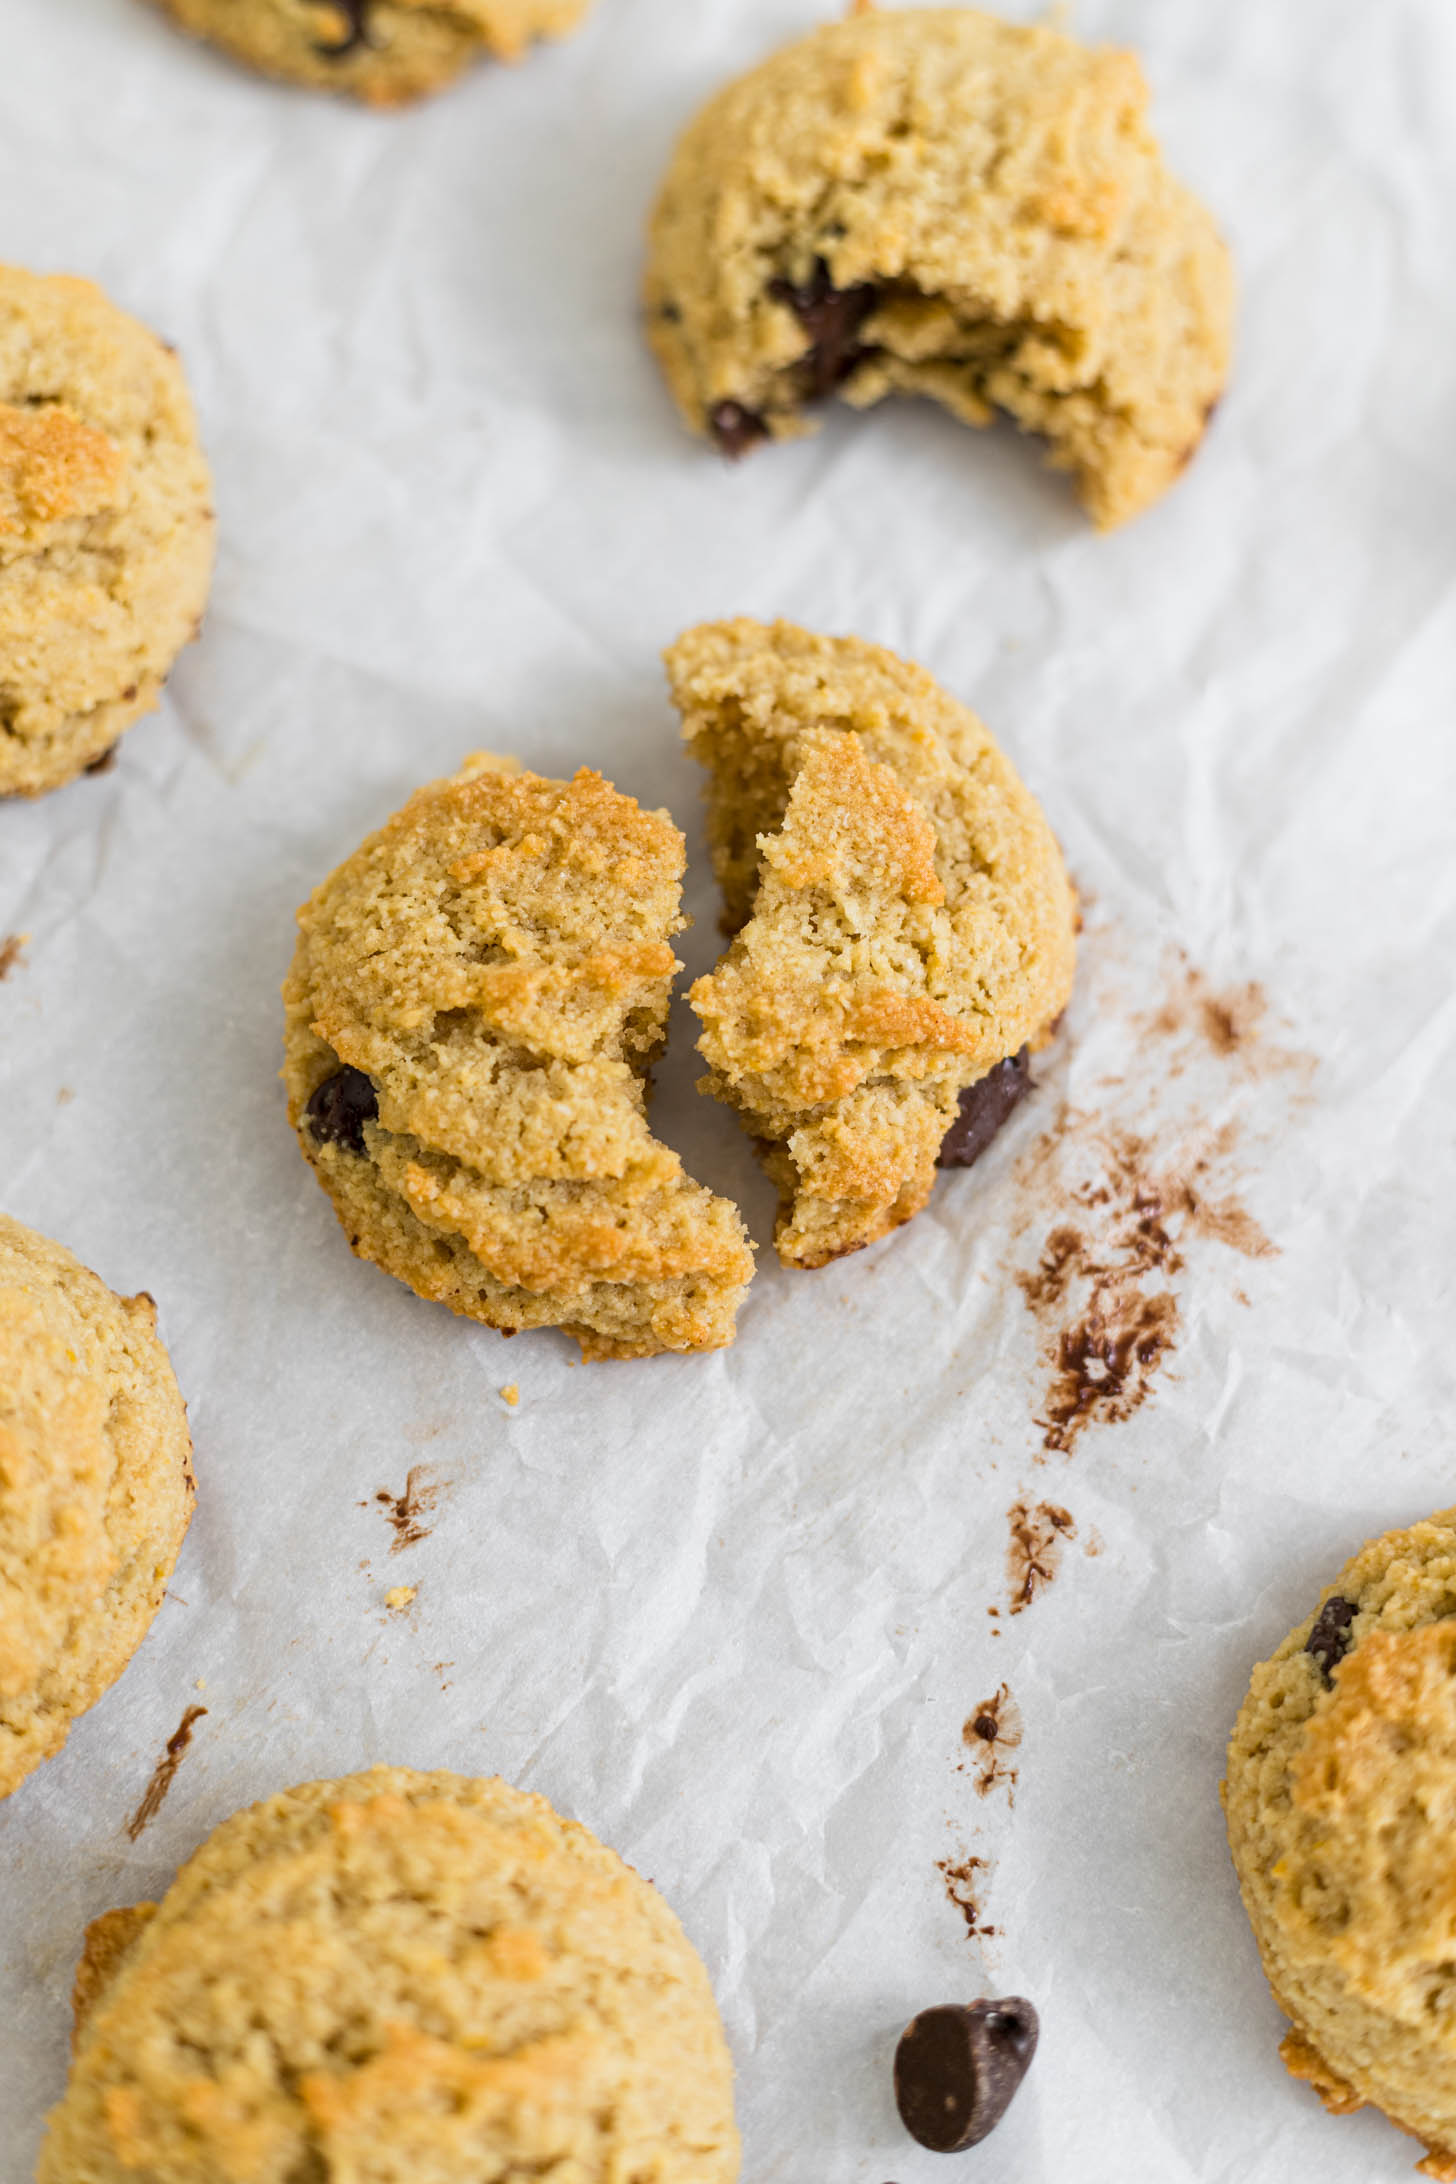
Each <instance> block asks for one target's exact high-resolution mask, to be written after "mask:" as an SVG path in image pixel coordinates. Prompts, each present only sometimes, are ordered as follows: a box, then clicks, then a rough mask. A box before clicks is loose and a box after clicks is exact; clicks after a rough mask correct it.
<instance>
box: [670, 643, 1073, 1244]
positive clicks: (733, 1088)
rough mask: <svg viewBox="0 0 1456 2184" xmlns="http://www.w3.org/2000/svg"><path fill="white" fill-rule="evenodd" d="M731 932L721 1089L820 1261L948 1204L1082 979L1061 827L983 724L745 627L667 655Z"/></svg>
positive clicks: (718, 1048)
mask: <svg viewBox="0 0 1456 2184" xmlns="http://www.w3.org/2000/svg"><path fill="white" fill-rule="evenodd" d="M667 664H668V675H669V679H670V681H671V684H672V689H673V696H674V698H675V700H676V702H677V704H678V706H679V709H680V710H681V712H682V716H683V732H684V735H685V737H686V740H687V742H688V746H689V748H690V749H691V750H692V751H693V753H694V755H695V756H697V757H698V758H699V759H701V760H702V762H703V763H704V765H705V766H706V767H707V768H708V773H709V790H708V797H709V814H710V816H709V836H710V839H711V841H712V844H713V854H714V861H715V864H716V866H717V870H718V875H719V878H720V880H721V882H722V886H723V892H724V897H725V902H726V907H727V917H726V923H727V925H728V927H729V929H730V931H731V932H732V934H733V939H732V943H731V945H730V947H729V949H728V952H727V954H726V955H725V956H724V957H723V958H722V960H721V961H720V962H719V963H718V964H717V965H716V966H715V968H714V969H713V971H712V972H711V973H710V974H709V975H708V976H707V977H705V978H700V979H699V980H698V981H697V983H696V984H695V985H694V987H693V989H692V992H691V994H690V996H689V999H690V1000H691V1002H692V1005H693V1007H694V1009H695V1010H696V1011H697V1013H698V1015H699V1017H700V1019H701V1021H702V1025H703V1031H702V1036H701V1038H700V1040H699V1046H700V1048H701V1051H702V1053H703V1055H704V1057H705V1059H706V1060H707V1062H708V1065H709V1076H708V1079H707V1084H708V1087H709V1089H711V1090H712V1091H713V1093H714V1094H715V1096H717V1097H718V1098H720V1099H723V1100H725V1101H726V1102H727V1103H728V1104H729V1105H731V1106H733V1107H735V1108H737V1109H738V1110H739V1112H740V1113H741V1114H742V1115H743V1117H744V1119H745V1123H746V1126H747V1128H748V1129H749V1131H750V1133H751V1134H752V1136H753V1137H754V1139H755V1141H756V1142H758V1143H759V1144H760V1145H761V1146H763V1147H766V1148H768V1150H767V1152H766V1154H765V1158H766V1161H767V1164H768V1166H769V1168H770V1172H771V1173H772V1174H773V1176H774V1179H775V1181H776V1182H777V1183H778V1185H779V1189H780V1200H781V1203H780V1214H779V1222H778V1227H777V1231H776V1236H775V1241H776V1244H777V1248H778V1251H779V1255H780V1257H781V1258H783V1259H784V1260H785V1262H786V1263H788V1264H792V1265H797V1266H805V1267H812V1266H822V1265H824V1264H826V1263H827V1262H828V1260H830V1259H832V1258H837V1257H839V1256H841V1255H842V1254H843V1253H844V1252H846V1251H851V1250H856V1249H858V1248H859V1247H860V1246H861V1245H863V1244H866V1243H870V1242H873V1241H874V1240H875V1239H876V1238H878V1237H880V1236H883V1235H885V1234H887V1233H888V1232H889V1230H890V1229H892V1228H894V1227H897V1226H899V1225H900V1224H901V1223H902V1222H904V1221H906V1220H908V1219H909V1218H910V1217H911V1215H912V1214H914V1213H915V1212H916V1211H918V1209H919V1208H920V1206H922V1205H923V1204H924V1202H925V1200H926V1198H927V1197H928V1196H929V1193H930V1189H931V1187H932V1184H933V1182H934V1179H935V1169H936V1160H937V1156H938V1153H939V1149H940V1146H941V1144H942V1142H943V1140H944V1138H945V1135H946V1132H947V1130H948V1128H949V1126H950V1123H951V1120H952V1118H953V1116H954V1114H955V1112H956V1106H957V1100H958V1097H959V1094H960V1093H961V1091H962V1090H963V1089H966V1088H968V1087H970V1086H972V1085H974V1084H975V1083H977V1082H978V1081H979V1080H980V1079H981V1078H983V1077H984V1076H986V1074H987V1073H988V1072H989V1071H990V1070H991V1069H993V1068H994V1067H995V1066H996V1065H997V1064H998V1063H1000V1062H1002V1061H1003V1060H1006V1059H1007V1058H1008V1057H1010V1056H1014V1055H1017V1054H1019V1053H1020V1051H1021V1050H1022V1049H1023V1048H1024V1047H1028V1046H1031V1045H1036V1044H1039V1043H1041V1042H1042V1040H1043V1039H1044V1038H1045V1036H1046V1034H1047V1031H1048V1027H1049V1026H1050V1024H1051V1022H1052V1020H1053V1019H1054V1018H1055V1017H1056V1016H1057V1015H1058V1014H1059V1013H1060V1011H1061V1010H1062V1009H1063V1008H1064V1007H1065V1005H1066V1001H1067V997H1068V994H1069V992H1070V988H1071V979H1072V968H1073V961H1074V947H1075V944H1074V938H1073V926H1074V911H1073V904H1072V896H1071V890H1070V887H1069V885H1068V882H1067V877H1066V873H1065V870H1064V869H1063V866H1062V860H1061V855H1060V852H1059V851H1058V849H1057V845H1056V842H1055V840H1054V839H1053V837H1052V834H1051V831H1050V829H1049V827H1048V826H1047V823H1046V821H1045V819H1044V818H1043V816H1042V814H1041V811H1040V810H1039V808H1038V806H1037V804H1036V802H1035V799H1034V798H1033V797H1032V796H1031V795H1030V794H1029V793H1028V791H1027V790H1026V788H1025V787H1024V786H1023V784H1022V783H1021V781H1020V780H1019V779H1018V778H1017V776H1016V773H1015V771H1014V769H1013V768H1012V767H1011V765H1010V764H1009V762H1008V761H1007V759H1006V758H1005V757H1004V756H1003V754H1002V753H1001V752H1000V751H999V750H998V749H997V747H996V745H995V743H994V742H993V741H992V739H991V737H990V736H989V734H988V733H987V731H986V730H985V728H984V727H983V726H982V725H981V723H980V721H978V720H977V719H976V717H975V715H974V714H973V713H971V712H969V711H968V710H967V709H966V707H964V706H963V705H960V704H958V703H957V702H956V701H955V700H954V699H953V698H952V697H950V696H949V694H948V693H947V692H946V691H944V690H942V689H941V688H940V687H939V685H938V684H936V683H935V682H934V681H933V680H932V678H931V677H930V676H929V675H927V674H925V673H924V672H923V671H922V670H921V669H919V668H917V667H914V666H912V665H911V664H910V663H909V662H907V661H904V660H901V659H898V658H897V657H896V656H895V655H894V654H893V653H890V652H887V651H885V650H884V649H883V648H882V647H880V646H877V645H871V644H866V643H864V642H863V641H862V640H861V639H858V638H852V637H846V638H829V637H820V636H815V635H813V634H812V633H811V632H809V631H806V630H802V629H798V628H796V627H794V626H793V625H792V624H790V623H784V622H779V623H774V624H772V625H765V624H762V623H758V622H753V621H749V620H739V621H734V622H725V623H716V624H710V625H706V626H704V627H702V628H699V629H695V630H690V631H689V632H688V633H687V635H686V636H684V637H682V638H680V639H679V641H678V643H677V644H676V645H674V646H673V647H672V648H671V650H670V651H669V653H668V655H667Z"/></svg>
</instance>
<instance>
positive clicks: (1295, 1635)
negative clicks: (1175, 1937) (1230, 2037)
mask: <svg viewBox="0 0 1456 2184" xmlns="http://www.w3.org/2000/svg"><path fill="white" fill-rule="evenodd" d="M1224 1804H1225V1808H1226V1813H1227V1819H1228V1832H1229V1845H1230V1848H1231V1850H1232V1852H1233V1861H1234V1867H1235V1870H1236V1871H1237V1873H1238V1877H1239V1886H1240V1889H1241V1890H1242V1892H1243V1898H1244V1905H1245V1908H1246V1910H1247V1911H1248V1914H1249V1920H1250V1923H1251V1925H1252V1926H1253V1929H1254V1937H1255V1939H1256V1941H1257V1942H1258V1945H1259V1952H1260V1955H1261V1957H1262V1958H1263V1962H1264V1970H1265V1972H1266V1974H1267V1976H1268V1980H1269V1984H1270V1987H1271V1988H1272V1989H1273V1992H1274V1998H1275V2000H1276V2001H1277V2002H1278V2004H1279V2006H1280V2008H1281V2009H1282V2010H1283V2011H1284V2012H1285V2014H1286V2015H1287V2016H1288V2017H1289V2018H1290V2020H1291V2026H1292V2029H1291V2031H1290V2032H1289V2034H1288V2035H1287V2036H1286V2038H1285V2040H1284V2042H1283V2045H1282V2047H1281V2050H1280V2052H1281V2054H1282V2055H1283V2057H1284V2060H1285V2063H1286V2064H1287V2066H1288V2068H1289V2069H1290V2071H1291V2072H1292V2073H1293V2074H1294V2075H1295V2076H1296V2077H1299V2078H1304V2079H1307V2080H1309V2081H1310V2083H1311V2084H1312V2085H1313V2086H1314V2088H1315V2090H1316V2091H1317V2092H1318V2093H1319V2095H1320V2097H1321V2099H1322V2100H1323V2101H1324V2103H1325V2105H1326V2107H1328V2108H1329V2109H1330V2110H1331V2111H1332V2112H1333V2113H1334V2114H1336V2115H1347V2114H1350V2113H1351V2112H1352V2111H1354V2110H1355V2109H1358V2108H1361V2107H1363V2106H1364V2105H1365V2104H1366V2103H1367V2102H1368V2103H1370V2104H1372V2105H1373V2106H1375V2107H1377V2108H1380V2109H1383V2110H1384V2112H1385V2113H1386V2115H1387V2116H1389V2117H1390V2118H1391V2120H1392V2121H1393V2122H1395V2123H1397V2124H1399V2125H1400V2127H1401V2128H1402V2129H1403V2130H1405V2131H1409V2132H1411V2133H1412V2134H1413V2135H1414V2136H1415V2137H1417V2138H1419V2139H1421V2140H1423V2141H1424V2143H1425V2145H1426V2147H1427V2149H1428V2151H1427V2155H1426V2158H1425V2160H1424V2161H1422V2162H1420V2163H1418V2164H1417V2166H1418V2167H1419V2168H1420V2169H1421V2171H1422V2173H1423V2174H1424V2175H1426V2176H1429V2177H1434V2178H1439V2179H1444V2180H1447V2184H1450V2180H1451V2179H1456V1946H1453V1934H1456V1883H1453V1867H1452V1853H1451V1845H1452V1823H1453V1815H1456V1509H1446V1510H1442V1511H1440V1512H1439V1513H1438V1514H1437V1515H1435V1516H1433V1517H1431V1518H1429V1519H1428V1520H1427V1521H1426V1522H1424V1523H1421V1524H1415V1525H1412V1526H1411V1527H1410V1528H1409V1529H1408V1530H1406V1531H1398V1532H1387V1533H1386V1534H1385V1535H1384V1536H1383V1537H1382V1538H1379V1539H1375V1540H1372V1541H1371V1542H1370V1543H1369V1545H1368V1546H1366V1547H1364V1548H1363V1549H1362V1550H1361V1552H1360V1553H1359V1554H1358V1555H1356V1556H1354V1557H1353V1559H1352V1560H1351V1561H1350V1562H1348V1563H1347V1564H1346V1565H1345V1567H1344V1569H1343V1570H1341V1572H1340V1574H1339V1576H1338V1577H1337V1578H1336V1579H1335V1580H1334V1583H1333V1584H1332V1585H1331V1586H1330V1587H1329V1588H1328V1590H1327V1592H1326V1593H1325V1595H1324V1597H1323V1599H1322V1600H1321V1602H1320V1606H1319V1608H1318V1609H1317V1611H1316V1612H1315V1613H1313V1614H1311V1615H1309V1616H1307V1617H1306V1618H1305V1620H1304V1621H1303V1622H1302V1623H1300V1624H1299V1625H1298V1626H1297V1628H1296V1629H1294V1630H1293V1631H1291V1632H1290V1634H1289V1636H1288V1637H1287V1638H1286V1639H1285V1640H1284V1643H1283V1644H1282V1645H1281V1646H1280V1647H1279V1648H1278V1650H1277V1651H1276V1652H1275V1653H1274V1654H1273V1655H1272V1656H1271V1657H1270V1658H1269V1659H1268V1660H1267V1661H1263V1662H1261V1663H1260V1664H1259V1666H1258V1667H1257V1668H1256V1669H1255V1670H1254V1674H1253V1679H1252V1681H1251V1683H1250V1686H1249V1693H1248V1696H1247V1698H1246V1699H1245V1701H1244V1705H1243V1708H1242V1711H1241V1712H1240V1714H1239V1718H1238V1722H1237V1724H1236V1726H1235V1729H1234V1733H1233V1739H1232V1742H1231V1743H1230V1746H1229V1755H1228V1776H1227V1780H1226V1782H1225V1785H1224Z"/></svg>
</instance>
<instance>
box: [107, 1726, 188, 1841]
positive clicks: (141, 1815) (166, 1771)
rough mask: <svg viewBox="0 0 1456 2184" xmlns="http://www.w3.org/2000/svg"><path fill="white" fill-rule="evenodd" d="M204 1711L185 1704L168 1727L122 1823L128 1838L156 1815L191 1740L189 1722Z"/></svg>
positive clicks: (136, 1833)
mask: <svg viewBox="0 0 1456 2184" xmlns="http://www.w3.org/2000/svg"><path fill="white" fill-rule="evenodd" d="M206 1712H207V1708H206V1707H205V1706H189V1707H188V1709H187V1711H186V1713H185V1714H184V1715H183V1716H182V1719H181V1720H180V1721H179V1722H178V1724H177V1726H176V1728H175V1729H174V1730H173V1731H172V1734H171V1736H169V1737H168V1739H167V1749H166V1750H165V1751H164V1752H163V1754H162V1756H161V1758H160V1759H159V1760H158V1761H157V1764H156V1766H155V1767H154V1768H153V1769H152V1779H151V1781H150V1782H149V1783H148V1784H147V1786H146V1789H145V1791H144V1792H143V1794H142V1801H141V1803H140V1804H139V1805H138V1806H137V1809H136V1811H135V1812H134V1813H133V1814H132V1816H131V1818H130V1820H128V1821H127V1823H126V1832H127V1834H128V1836H129V1837H130V1838H131V1840H132V1842H135V1841H136V1839H137V1837H138V1836H139V1835H140V1834H141V1832H142V1829H143V1828H144V1827H146V1826H147V1825H148V1823H149V1822H150V1821H153V1820H155V1819H156V1817H157V1814H158V1813H159V1812H160V1811H161V1809H162V1807H163V1805H164V1804H165V1802H166V1798H167V1792H168V1790H170V1789H171V1787H172V1784H173V1783H174V1782H175V1781H176V1779H177V1769H178V1768H179V1767H180V1766H181V1764H182V1762H183V1760H184V1758H185V1757H186V1755H187V1747H188V1745H189V1744H190V1743H191V1742H192V1725H193V1723H194V1722H198V1721H201V1719H202V1717H203V1715H204V1714H205V1713H206Z"/></svg>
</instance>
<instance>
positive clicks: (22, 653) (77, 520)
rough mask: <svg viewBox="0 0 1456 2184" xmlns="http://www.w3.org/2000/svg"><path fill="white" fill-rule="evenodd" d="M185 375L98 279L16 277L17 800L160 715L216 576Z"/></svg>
mask: <svg viewBox="0 0 1456 2184" xmlns="http://www.w3.org/2000/svg"><path fill="white" fill-rule="evenodd" d="M211 491H212V489H211V482H210V480H209V477H208V470H207V464H206V462H205V460H204V458H203V454H202V450H201V448H200V447H199V445H198V440H197V425H196V420H195V418H194V416H193V413H192V403H191V399H190V397H189V395H188V392H187V383H186V381H185V379H184V378H183V375H182V367H181V365H180V364H179V363H178V361H177V359H176V357H175V356H174V355H173V354H172V353H171V351H170V350H169V349H168V348H167V347H166V345H165V344H164V343H163V342H162V341H160V340H159V339H158V337H157V336H156V335H155V334H154V333H152V332H150V331H149V329H148V328H147V327H145V326H143V325H141V324H140V323H139V322H138V321H137V320H136V319H134V318H130V317H129V316H128V315H127V313H126V312H124V311H121V310H119V309H118V308H117V306H116V305H115V304H114V303H112V302H110V301H109V299H108V298H107V297H106V296H104V295H103V294H102V292H101V290H100V289H99V288H95V287H93V286H92V285H91V283H90V282H89V281H81V280H72V279H70V278H68V277H66V276H64V275H60V274H39V273H27V272H25V271H23V270H22V269H21V268H20V267H18V266H0V796H5V795H19V796H38V795H40V794H42V793H43V792H44V791H45V790H47V789H54V788H58V787H59V786H60V785H61V783H62V782H65V781H69V780H71V779H72V778H73V776H74V775H76V774H78V773H80V772H82V771H83V769H84V768H85V767H87V766H88V765H91V764H92V763H93V762H94V761H95V760H97V759H98V758H100V757H102V756H103V755H104V754H105V753H106V752H107V751H109V750H110V749H111V746H112V745H113V744H114V743H115V742H116V740H117V738H118V736H120V734H121V733H122V731H123V729H125V728H128V727H129V726H130V725H131V723H132V722H133V721H134V720H135V719H137V717H138V715H140V714H142V713H148V712H150V711H151V710H152V708H153V707H154V706H155V705H156V703H157V699H158V696H159V694H160V692H161V688H162V684H163V682H164V681H165V680H166V677H167V674H168V672H169V670H170V668H171V666H172V663H173V661H174V660H175V659H176V657H177V654H178V653H179V652H180V651H181V650H182V647H183V646H184V645H185V644H186V643H187V641H188V639H189V638H191V637H194V636H195V635H196V634H197V628H198V624H199V621H200V619H201V615H202V610H203V607H204V605H205V604H206V600H207V589H208V584H209V582H210V579H211V575H212V557H213V531H214V523H213V513H212V505H211Z"/></svg>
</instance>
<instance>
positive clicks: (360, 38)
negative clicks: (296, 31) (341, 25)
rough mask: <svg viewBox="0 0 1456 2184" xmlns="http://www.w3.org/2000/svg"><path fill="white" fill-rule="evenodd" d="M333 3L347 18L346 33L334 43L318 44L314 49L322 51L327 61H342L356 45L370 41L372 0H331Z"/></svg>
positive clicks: (316, 51)
mask: <svg viewBox="0 0 1456 2184" xmlns="http://www.w3.org/2000/svg"><path fill="white" fill-rule="evenodd" d="M331 5H332V6H333V7H334V8H335V9H336V10H337V12H338V13H339V14H340V15H342V16H343V17H344V18H345V24H346V27H345V31H344V35H343V37H342V38H336V39H335V41H334V43H333V44H332V45H316V46H315V47H314V51H315V53H321V54H322V55H323V57H324V59H325V60H326V61H341V60H342V59H343V58H344V55H345V54H346V53H352V52H353V51H354V48H355V47H356V46H361V45H367V44H368V43H369V5H370V0H331Z"/></svg>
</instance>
